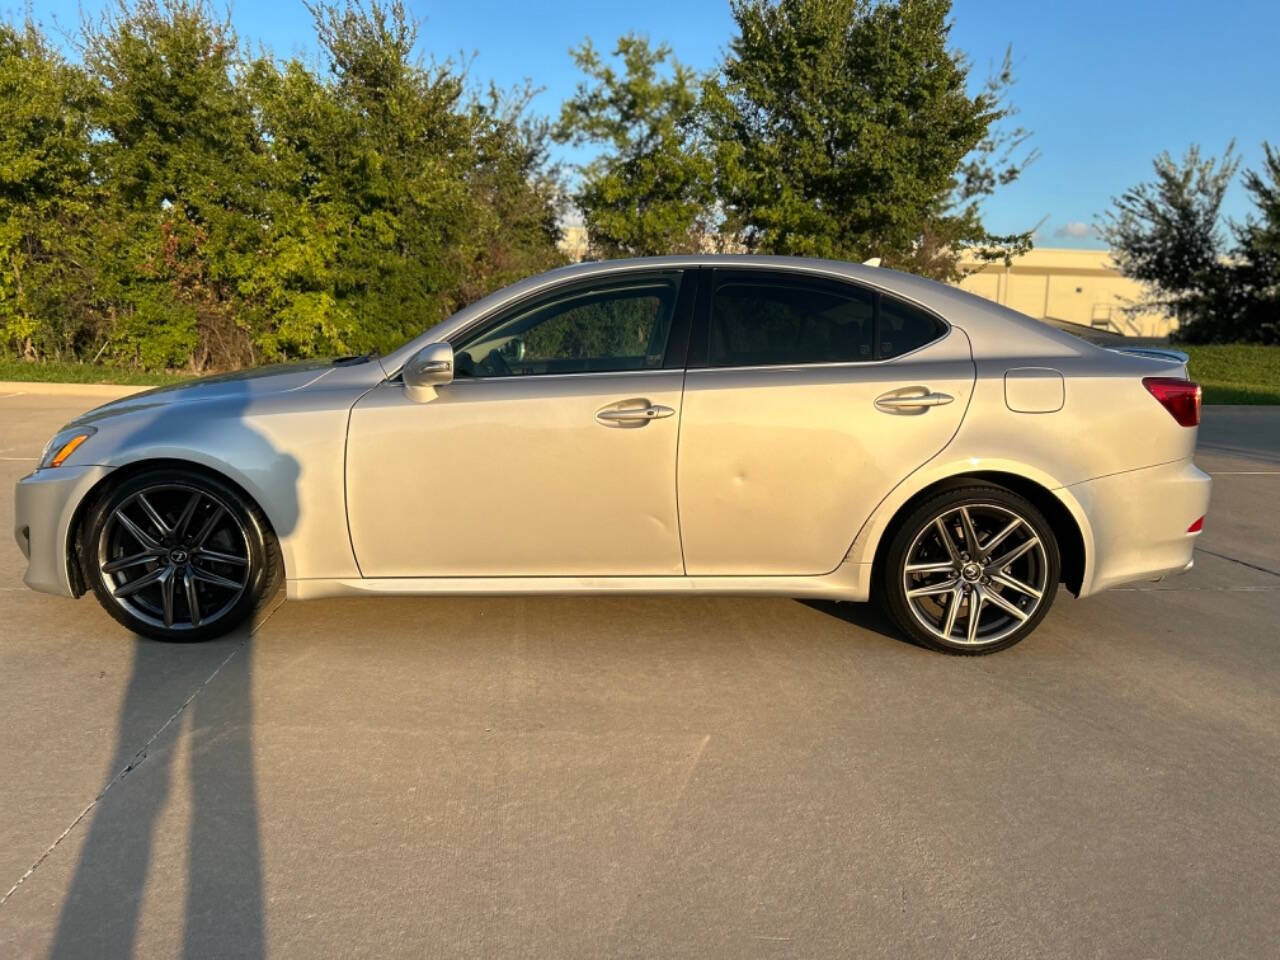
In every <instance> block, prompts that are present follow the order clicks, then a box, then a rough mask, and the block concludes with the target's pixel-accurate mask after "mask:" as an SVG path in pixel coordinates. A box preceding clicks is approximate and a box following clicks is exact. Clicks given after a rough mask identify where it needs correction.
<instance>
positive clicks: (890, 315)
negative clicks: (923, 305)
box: [880, 297, 942, 359]
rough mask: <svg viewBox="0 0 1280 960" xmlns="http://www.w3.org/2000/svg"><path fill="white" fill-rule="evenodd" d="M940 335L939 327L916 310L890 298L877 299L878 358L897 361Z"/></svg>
mask: <svg viewBox="0 0 1280 960" xmlns="http://www.w3.org/2000/svg"><path fill="white" fill-rule="evenodd" d="M941 334H942V325H941V324H940V323H938V321H937V320H936V319H934V318H933V317H932V316H930V315H929V314H927V313H925V312H924V311H923V310H921V309H919V308H918V307H913V306H910V305H909V304H905V303H903V302H902V301H901V300H894V299H893V298H892V297H881V298H880V356H881V357H882V358H886V359H887V358H889V357H897V356H900V355H902V354H904V353H910V352H911V351H912V350H915V349H917V348H919V347H923V346H924V345H925V344H926V343H928V342H929V341H930V340H936V339H937V338H938V337H939V336H940V335H941Z"/></svg>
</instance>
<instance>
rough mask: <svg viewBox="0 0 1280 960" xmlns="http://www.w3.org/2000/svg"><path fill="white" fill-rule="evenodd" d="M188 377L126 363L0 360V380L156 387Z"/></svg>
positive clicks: (188, 377) (187, 376)
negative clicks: (135, 368)
mask: <svg viewBox="0 0 1280 960" xmlns="http://www.w3.org/2000/svg"><path fill="white" fill-rule="evenodd" d="M189 379H191V377H190V375H184V374H180V373H148V372H147V371H145V370H133V369H130V368H128V367H111V366H106V365H104V364H96V363H66V362H62V361H57V360H45V361H41V362H40V363H27V362H26V361H24V360H0V380H22V381H26V382H30V381H38V382H40V383H118V384H123V385H125V386H130V387H160V386H164V385H165V384H169V383H179V382H181V381H183V380H189Z"/></svg>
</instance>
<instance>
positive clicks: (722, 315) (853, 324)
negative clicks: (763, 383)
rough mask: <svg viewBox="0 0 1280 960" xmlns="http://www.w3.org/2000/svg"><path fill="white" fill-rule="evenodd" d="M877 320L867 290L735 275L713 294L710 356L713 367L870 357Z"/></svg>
mask: <svg viewBox="0 0 1280 960" xmlns="http://www.w3.org/2000/svg"><path fill="white" fill-rule="evenodd" d="M874 321H875V298H874V294H872V293H871V292H870V291H867V290H860V289H858V288H856V287H849V288H848V289H847V290H842V289H839V288H836V287H835V286H834V285H831V286H828V285H826V284H807V283H804V282H803V281H800V282H795V281H785V280H784V281H771V280H763V281H757V280H730V281H728V282H727V283H722V284H719V285H717V287H716V292H715V296H714V298H713V299H712V304H711V348H710V351H709V355H708V359H709V361H710V363H711V365H712V366H713V367H739V366H764V365H770V364H790V363H840V362H844V361H850V360H871V359H872V358H873V357H874V355H875V324H874Z"/></svg>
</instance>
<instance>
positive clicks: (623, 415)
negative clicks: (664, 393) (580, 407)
mask: <svg viewBox="0 0 1280 960" xmlns="http://www.w3.org/2000/svg"><path fill="white" fill-rule="evenodd" d="M673 413H675V411H674V410H672V409H671V408H670V407H664V406H663V405H662V404H660V403H651V404H649V406H647V407H623V408H621V409H619V408H617V407H605V408H604V409H603V410H597V411H596V419H597V420H598V421H600V422H601V423H603V424H604V425H605V426H609V425H611V424H615V423H618V424H631V425H634V424H644V423H648V422H649V421H650V420H661V419H663V418H664V417H669V416H671V415H672V414H673Z"/></svg>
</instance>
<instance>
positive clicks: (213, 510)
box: [97, 483, 252, 630]
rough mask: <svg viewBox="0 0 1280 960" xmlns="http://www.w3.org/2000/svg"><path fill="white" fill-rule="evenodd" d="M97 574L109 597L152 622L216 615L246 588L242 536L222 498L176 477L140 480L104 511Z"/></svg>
mask: <svg viewBox="0 0 1280 960" xmlns="http://www.w3.org/2000/svg"><path fill="white" fill-rule="evenodd" d="M97 569H98V575H99V577H100V578H101V580H102V584H103V586H104V587H105V588H106V592H107V594H108V595H109V596H110V597H111V598H112V600H113V601H114V602H115V603H116V604H118V605H119V606H120V607H121V608H123V609H124V610H125V611H126V612H128V613H130V614H132V615H133V616H135V617H137V618H139V619H140V620H142V621H144V622H146V623H149V624H151V625H153V626H157V627H164V628H165V629H168V630H192V629H195V628H197V627H201V626H207V625H210V624H213V623H215V622H216V621H218V620H219V619H221V618H222V617H223V616H225V615H226V614H227V612H228V611H230V610H231V609H232V608H234V607H235V606H236V604H237V602H238V601H239V600H240V598H241V597H242V596H243V595H244V593H245V591H246V590H248V589H249V588H250V578H251V574H252V570H251V563H250V550H249V538H248V534H247V532H246V531H245V529H244V527H243V525H242V524H241V522H240V520H239V519H238V518H237V515H236V513H235V511H233V510H232V509H231V508H230V507H229V506H228V505H227V504H226V503H225V502H223V501H222V500H221V499H220V498H219V497H217V496H215V495H214V494H212V493H210V492H209V491H207V490H203V489H200V488H198V487H195V486H191V485H187V484H180V483H163V484H155V485H152V486H148V487H144V488H143V489H141V490H139V491H137V492H135V493H133V494H132V495H131V496H129V497H127V498H126V499H124V500H122V501H121V502H120V503H119V504H118V505H117V506H116V507H115V508H114V509H113V510H112V511H111V513H110V515H109V516H108V518H107V521H106V523H105V524H103V526H102V532H101V534H100V536H99V538H98V551H97Z"/></svg>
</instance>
